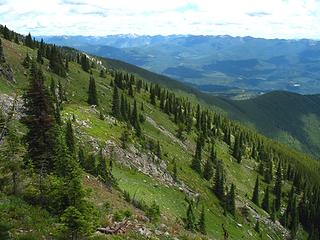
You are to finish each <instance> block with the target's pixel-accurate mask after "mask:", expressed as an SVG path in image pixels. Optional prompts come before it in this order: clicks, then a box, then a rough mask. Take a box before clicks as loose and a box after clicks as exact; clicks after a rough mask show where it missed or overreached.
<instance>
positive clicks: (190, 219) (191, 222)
mask: <svg viewBox="0 0 320 240" xmlns="http://www.w3.org/2000/svg"><path fill="white" fill-rule="evenodd" d="M188 203H189V205H188V209H187V217H186V222H185V228H186V229H187V230H189V231H194V230H195V229H196V218H195V216H194V212H193V201H192V200H189V201H188Z"/></svg>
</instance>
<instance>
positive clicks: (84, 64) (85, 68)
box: [80, 54, 90, 72]
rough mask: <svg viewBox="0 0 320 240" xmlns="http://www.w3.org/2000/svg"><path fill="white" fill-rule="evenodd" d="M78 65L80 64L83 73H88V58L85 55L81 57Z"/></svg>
mask: <svg viewBox="0 0 320 240" xmlns="http://www.w3.org/2000/svg"><path fill="white" fill-rule="evenodd" d="M80 64H81V67H82V69H83V71H86V72H89V71H90V62H89V59H88V57H87V56H86V55H85V54H82V55H81V58H80Z"/></svg>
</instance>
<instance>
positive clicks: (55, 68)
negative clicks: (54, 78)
mask: <svg viewBox="0 0 320 240" xmlns="http://www.w3.org/2000/svg"><path fill="white" fill-rule="evenodd" d="M48 57H49V66H50V69H51V70H52V72H54V73H55V74H57V75H59V76H60V77H66V76H67V73H66V69H65V65H64V63H63V60H62V55H61V52H60V50H59V48H58V47H56V46H55V45H53V46H51V47H50V54H49V56H48Z"/></svg>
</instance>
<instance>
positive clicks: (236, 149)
mask: <svg viewBox="0 0 320 240" xmlns="http://www.w3.org/2000/svg"><path fill="white" fill-rule="evenodd" d="M241 148H242V146H241V141H240V136H238V135H237V136H236V137H235V141H234V146H233V152H232V156H233V157H234V158H235V159H237V162H238V163H241V159H242V149H241Z"/></svg>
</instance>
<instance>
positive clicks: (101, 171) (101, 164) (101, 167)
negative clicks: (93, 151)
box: [97, 149, 108, 184]
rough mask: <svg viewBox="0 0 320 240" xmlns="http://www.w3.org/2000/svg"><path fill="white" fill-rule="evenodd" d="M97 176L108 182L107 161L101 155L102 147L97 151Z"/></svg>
mask: <svg viewBox="0 0 320 240" xmlns="http://www.w3.org/2000/svg"><path fill="white" fill-rule="evenodd" d="M98 159H99V160H98V167H97V170H98V176H100V178H101V180H102V181H103V182H104V183H105V184H107V183H108V171H107V163H106V159H105V157H104V156H103V153H102V149H100V151H99V156H98Z"/></svg>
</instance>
